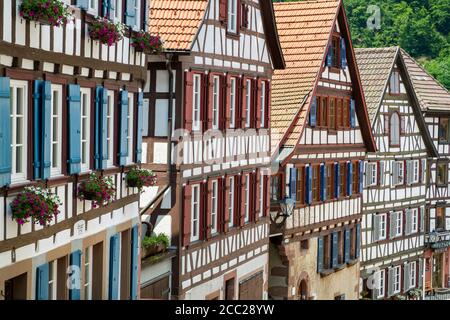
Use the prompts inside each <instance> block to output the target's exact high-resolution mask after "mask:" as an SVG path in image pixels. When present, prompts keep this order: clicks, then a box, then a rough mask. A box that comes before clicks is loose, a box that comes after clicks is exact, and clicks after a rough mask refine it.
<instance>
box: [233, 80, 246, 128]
mask: <svg viewBox="0 0 450 320" xmlns="http://www.w3.org/2000/svg"><path fill="white" fill-rule="evenodd" d="M244 87H245V80H244V78H240V77H236V121H235V123H236V126H235V128H245V112H244V111H245V109H244V107H245V104H244V103H245V96H244V95H243V92H244Z"/></svg>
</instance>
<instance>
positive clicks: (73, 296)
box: [69, 250, 81, 300]
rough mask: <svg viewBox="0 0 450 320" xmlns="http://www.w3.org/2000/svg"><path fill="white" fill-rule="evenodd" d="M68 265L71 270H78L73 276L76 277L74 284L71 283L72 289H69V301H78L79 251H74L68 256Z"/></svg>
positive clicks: (79, 285)
mask: <svg viewBox="0 0 450 320" xmlns="http://www.w3.org/2000/svg"><path fill="white" fill-rule="evenodd" d="M70 265H71V266H72V268H78V270H79V271H75V273H74V274H75V275H76V276H78V278H77V279H74V280H75V283H73V282H72V285H73V288H70V289H69V299H70V300H80V288H81V250H77V251H74V252H72V253H71V254H70Z"/></svg>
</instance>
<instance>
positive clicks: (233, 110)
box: [230, 77, 237, 128]
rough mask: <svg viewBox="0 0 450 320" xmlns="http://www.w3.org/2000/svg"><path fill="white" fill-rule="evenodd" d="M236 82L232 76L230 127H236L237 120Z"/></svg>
mask: <svg viewBox="0 0 450 320" xmlns="http://www.w3.org/2000/svg"><path fill="white" fill-rule="evenodd" d="M236 83H237V80H236V78H235V77H232V78H230V128H234V127H235V120H236Z"/></svg>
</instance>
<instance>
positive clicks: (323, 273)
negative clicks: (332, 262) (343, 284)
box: [320, 269, 334, 278]
mask: <svg viewBox="0 0 450 320" xmlns="http://www.w3.org/2000/svg"><path fill="white" fill-rule="evenodd" d="M333 273H334V269H324V270H322V271H320V276H321V277H322V278H325V277H328V276H329V275H330V274H333Z"/></svg>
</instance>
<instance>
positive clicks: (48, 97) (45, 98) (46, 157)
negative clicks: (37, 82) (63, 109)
mask: <svg viewBox="0 0 450 320" xmlns="http://www.w3.org/2000/svg"><path fill="white" fill-rule="evenodd" d="M41 99H42V110H41V111H42V115H41V116H42V118H41V130H42V138H41V143H42V144H41V152H42V153H41V154H42V161H41V163H42V173H41V177H42V179H48V178H49V177H50V169H51V166H52V160H51V158H50V154H51V151H50V148H51V134H50V131H51V116H52V115H51V112H52V89H51V83H50V81H44V83H43V85H42V95H41Z"/></svg>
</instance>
